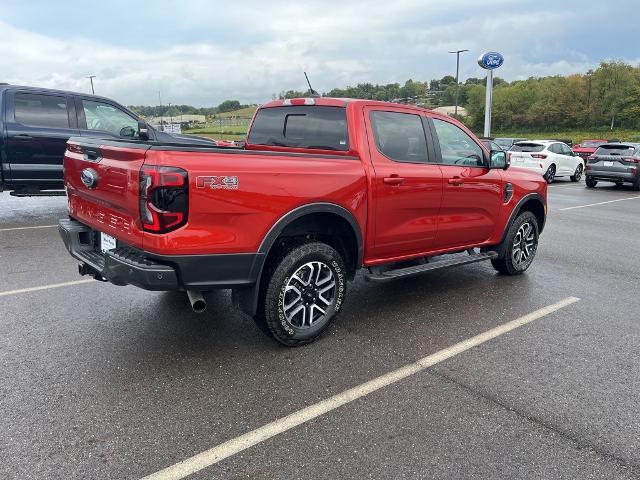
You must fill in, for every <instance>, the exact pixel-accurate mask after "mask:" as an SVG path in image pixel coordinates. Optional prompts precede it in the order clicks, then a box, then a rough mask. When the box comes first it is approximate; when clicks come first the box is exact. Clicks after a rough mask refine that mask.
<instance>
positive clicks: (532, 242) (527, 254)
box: [511, 222, 536, 267]
mask: <svg viewBox="0 0 640 480" xmlns="http://www.w3.org/2000/svg"><path fill="white" fill-rule="evenodd" d="M535 251H536V232H535V229H534V227H533V225H532V224H531V223H529V222H525V223H523V224H522V225H520V228H518V232H517V233H516V236H515V238H514V239H513V248H512V249H511V258H512V260H513V264H514V266H516V267H521V266H523V265H525V264H526V263H527V261H528V260H529V258H531V257H532V256H533V255H534V254H535Z"/></svg>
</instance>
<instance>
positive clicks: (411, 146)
mask: <svg viewBox="0 0 640 480" xmlns="http://www.w3.org/2000/svg"><path fill="white" fill-rule="evenodd" d="M370 118H371V126H372V127H373V137H374V138H375V141H376V147H377V148H378V151H379V152H380V153H382V154H383V155H384V156H385V157H387V158H389V159H391V160H393V161H394V162H404V163H428V162H429V158H428V155H427V140H426V137H425V135H424V127H423V126H422V118H421V117H420V115H413V114H410V113H401V112H384V111H378V110H376V111H373V112H371V116H370Z"/></svg>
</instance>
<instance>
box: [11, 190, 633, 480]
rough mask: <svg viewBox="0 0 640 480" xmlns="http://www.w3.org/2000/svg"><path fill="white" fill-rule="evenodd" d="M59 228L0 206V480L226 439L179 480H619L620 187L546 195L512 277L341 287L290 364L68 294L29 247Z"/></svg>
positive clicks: (240, 333)
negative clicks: (532, 244) (324, 330)
mask: <svg viewBox="0 0 640 480" xmlns="http://www.w3.org/2000/svg"><path fill="white" fill-rule="evenodd" d="M65 213H66V199H65V198H63V197H57V198H23V199H18V198H13V197H9V195H8V194H0V266H1V270H0V271H1V273H0V379H1V382H0V415H1V420H2V421H1V422H0V458H1V459H2V461H1V462H0V477H1V478H38V479H42V478H56V479H57V478H65V479H67V478H74V479H75V478H105V479H106V478H108V479H116V478H132V479H135V478H141V477H144V476H146V475H151V474H154V473H155V472H158V471H161V470H162V469H164V468H166V467H170V466H172V465H175V464H177V463H178V462H181V461H183V460H186V459H190V458H191V457H193V456H194V455H196V454H198V453H200V452H205V451H207V450H209V449H212V448H214V447H217V446H219V445H221V444H224V442H227V441H229V440H232V439H236V438H237V437H239V436H241V435H244V434H249V436H248V437H243V438H245V439H246V441H247V442H254V443H255V445H253V446H250V447H249V448H245V449H242V448H240V449H239V452H238V453H237V454H235V455H231V456H229V457H228V458H225V459H222V460H220V461H217V462H216V461H211V459H209V460H207V462H206V465H208V466H206V468H203V469H202V470H200V471H198V472H197V473H195V474H193V475H192V476H191V477H189V478H198V479H243V478H249V479H292V478H305V479H306V478H309V479H318V478H322V479H325V478H326V479H336V478H380V479H389V478H393V479H396V478H545V479H554V478H572V479H573V478H581V479H586V478H605V479H611V478H639V477H640V400H639V399H640V347H639V345H640V320H639V319H640V301H639V300H638V293H637V291H638V285H639V282H640V257H639V256H638V255H637V254H636V251H637V247H636V245H637V241H638V232H640V195H638V194H637V193H636V192H633V191H631V189H630V188H622V189H616V188H614V187H613V186H606V185H600V184H599V185H598V188H596V189H595V190H588V189H585V188H584V185H578V184H573V183H570V182H567V181H562V180H561V181H559V182H557V183H555V184H553V185H552V186H550V189H549V217H548V222H547V226H546V229H545V232H544V233H543V235H542V237H541V243H540V248H539V251H538V255H537V258H536V260H535V262H534V264H533V266H532V267H531V269H530V270H529V271H528V272H527V274H525V275H523V276H520V277H504V276H500V275H497V274H495V272H494V270H493V269H492V268H491V266H490V265H489V264H485V263H481V264H475V265H470V266H466V267H460V268H458V269H452V270H447V271H442V272H439V273H435V272H434V273H431V274H427V275H425V276H422V277H418V278H413V279H405V280H400V281H397V282H395V283H391V284H370V283H366V282H364V281H363V279H362V277H361V276H359V278H358V279H357V281H356V282H355V283H353V284H350V285H349V288H350V291H349V296H348V299H347V303H346V305H345V309H344V310H343V312H342V313H341V316H340V318H339V320H338V321H337V322H336V323H335V324H334V326H333V327H332V328H331V329H330V331H329V333H328V334H327V335H325V336H324V337H323V338H322V339H321V340H320V341H318V342H316V343H314V344H312V345H310V346H308V347H304V348H297V349H288V348H283V347H280V346H278V345H277V344H275V343H274V342H273V341H271V340H269V339H268V338H266V337H264V336H263V334H262V333H261V332H260V331H259V330H258V329H257V328H256V327H255V326H254V324H253V322H252V321H251V319H248V318H246V317H243V316H242V315H241V314H239V313H237V312H236V311H235V310H234V309H233V308H232V307H231V302H230V295H229V294H227V293H226V292H213V293H211V294H208V310H207V312H206V313H205V314H201V315H198V314H195V313H193V312H192V311H191V309H190V308H189V305H188V302H187V299H186V296H185V295H184V294H178V293H155V292H146V291H142V290H139V289H137V288H134V287H116V286H113V285H110V284H103V283H99V282H94V281H87V282H83V283H72V284H67V283H66V282H76V281H78V280H82V279H83V278H81V277H79V276H78V275H77V267H76V264H75V262H74V261H73V260H72V259H71V257H70V256H69V255H68V254H67V252H66V250H65V249H64V246H63V245H62V242H61V240H60V239H59V236H58V233H57V229H56V228H53V227H50V226H51V225H54V224H55V223H56V221H57V219H58V218H60V217H63V216H65ZM33 227H43V228H33ZM55 284H64V285H63V286H54V287H52V288H43V289H36V290H29V289H31V288H32V287H39V286H50V285H55ZM23 289H27V290H23ZM573 297H576V298H579V299H580V300H579V301H576V302H574V303H570V304H567V305H564V306H563V307H562V308H559V309H557V310H555V311H553V312H550V313H548V314H545V315H540V316H539V317H538V318H536V319H535V320H533V321H531V322H530V323H527V324H524V325H522V326H520V327H518V328H515V329H513V330H511V331H509V332H506V333H504V334H502V335H500V336H496V338H492V339H489V340H487V341H485V342H483V343H481V344H478V345H477V346H475V347H473V348H470V349H468V350H465V351H461V352H460V353H458V354H457V355H454V356H451V357H450V358H447V359H444V360H442V361H439V362H437V363H435V364H433V365H431V366H428V367H425V368H422V369H420V370H419V371H416V372H415V373H413V374H411V375H408V376H406V377H404V378H402V379H399V380H398V381H395V382H393V383H391V384H389V385H388V386H385V387H383V388H380V389H377V390H375V391H372V392H371V393H369V394H366V395H363V396H361V397H359V398H357V399H355V400H353V401H351V402H349V403H346V404H345V405H343V406H340V407H338V408H335V409H332V410H330V411H328V412H327V413H325V414H322V415H317V416H315V417H314V418H311V419H310V420H309V421H307V422H305V423H302V424H300V425H298V426H294V427H293V428H290V429H286V430H283V432H282V433H280V434H277V435H275V436H271V437H270V438H266V439H264V441H260V440H261V439H260V438H258V437H257V436H256V435H257V434H256V433H255V432H256V429H259V428H260V427H263V426H265V425H267V424H269V423H270V422H273V421H275V420H277V419H280V418H282V417H285V416H287V415H289V414H292V413H294V412H297V411H299V410H300V409H303V408H305V407H310V406H314V405H317V404H318V402H322V401H324V400H326V399H328V398H330V397H332V396H334V395H337V394H340V393H341V392H343V391H345V390H348V389H351V388H354V387H358V386H361V385H362V384H364V383H365V382H368V381H370V380H372V379H375V378H377V377H379V376H381V375H384V374H387V373H389V372H394V371H397V369H399V368H401V367H403V366H405V365H410V364H414V362H416V361H417V360H419V359H421V358H424V357H426V356H429V355H432V354H435V353H437V352H441V351H442V350H444V349H447V348H448V347H450V346H452V345H454V344H458V343H459V342H461V341H464V340H466V339H469V338H471V337H474V336H476V335H479V334H483V333H484V332H487V331H489V330H491V329H493V328H495V327H499V326H501V325H505V324H508V322H511V321H513V320H516V319H520V318H523V316H526V315H528V314H531V313H532V312H536V311H538V310H539V309H542V308H544V307H547V306H549V305H553V304H556V303H557V302H560V301H562V300H563V299H567V298H573ZM260 431H262V430H259V431H258V432H260ZM267 437H268V436H267ZM243 441H244V440H243ZM214 460H215V459H214ZM158 478H162V477H158ZM166 478H169V477H166Z"/></svg>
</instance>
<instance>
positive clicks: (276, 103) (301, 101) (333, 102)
mask: <svg viewBox="0 0 640 480" xmlns="http://www.w3.org/2000/svg"><path fill="white" fill-rule="evenodd" d="M349 104H364V105H398V106H402V107H405V108H411V109H414V110H417V111H420V112H424V111H428V112H431V113H433V114H434V115H438V116H445V117H446V115H442V114H439V113H438V112H434V111H433V110H429V109H427V108H423V107H417V106H415V105H405V104H400V103H398V104H396V103H393V102H383V101H380V100H367V99H362V98H335V97H300V98H288V99H284V100H282V99H281V100H273V101H271V102H267V103H265V104H263V105H261V106H260V108H273V107H282V106H284V105H318V106H321V107H346V106H347V105H349Z"/></svg>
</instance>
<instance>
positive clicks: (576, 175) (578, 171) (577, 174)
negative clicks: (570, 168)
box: [569, 163, 584, 182]
mask: <svg viewBox="0 0 640 480" xmlns="http://www.w3.org/2000/svg"><path fill="white" fill-rule="evenodd" d="M583 168H584V167H583V166H582V163H580V164H579V165H578V166H577V167H576V171H575V172H573V175H571V176H570V177H569V178H570V179H571V181H572V182H579V181H580V179H581V178H582V169H583Z"/></svg>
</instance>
